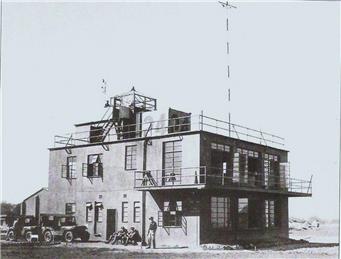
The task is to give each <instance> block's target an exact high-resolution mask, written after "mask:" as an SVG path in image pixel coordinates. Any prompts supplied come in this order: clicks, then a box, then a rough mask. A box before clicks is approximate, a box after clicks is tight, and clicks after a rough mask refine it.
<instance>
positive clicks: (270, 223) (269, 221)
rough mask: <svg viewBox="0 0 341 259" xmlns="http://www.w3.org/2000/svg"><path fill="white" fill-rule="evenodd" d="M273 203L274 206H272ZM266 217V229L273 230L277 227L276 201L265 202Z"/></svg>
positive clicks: (267, 200) (268, 200)
mask: <svg viewBox="0 0 341 259" xmlns="http://www.w3.org/2000/svg"><path fill="white" fill-rule="evenodd" d="M271 203H273V204H272V205H271ZM271 210H272V211H271ZM271 216H272V217H271ZM264 217H265V221H264V227H265V228H266V229H273V228H276V227H277V220H276V200H274V199H266V200H264Z"/></svg>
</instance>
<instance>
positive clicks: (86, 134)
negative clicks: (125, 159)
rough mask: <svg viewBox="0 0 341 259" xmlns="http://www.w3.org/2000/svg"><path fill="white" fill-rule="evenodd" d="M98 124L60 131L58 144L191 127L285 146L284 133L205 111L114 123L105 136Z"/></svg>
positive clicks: (75, 143) (86, 141)
mask: <svg viewBox="0 0 341 259" xmlns="http://www.w3.org/2000/svg"><path fill="white" fill-rule="evenodd" d="M94 125H96V127H95V128H93V129H92V130H91V131H90V130H87V131H79V132H75V133H67V134H63V135H56V136H55V139H54V144H55V147H71V146H76V145H84V144H90V143H91V144H93V143H103V142H111V141H117V140H122V139H138V138H142V137H154V136H162V135H172V134H178V133H184V132H190V131H207V132H211V133H216V134H220V135H225V136H229V137H233V138H237V139H241V140H246V141H250V142H255V143H259V144H263V145H273V146H277V147H282V146H284V138H282V137H279V136H276V135H273V134H270V133H267V132H264V131H261V130H255V129H251V128H248V127H245V126H242V125H238V124H235V123H229V122H227V121H223V120H218V119H214V118H211V117H208V116H205V115H204V114H203V113H201V114H200V115H189V116H184V117H178V118H176V119H165V120H158V121H149V122H144V123H142V124H130V125H124V126H119V125H114V126H113V127H110V128H109V129H108V133H107V134H105V135H103V137H101V136H102V135H101V134H104V133H103V132H105V130H104V129H103V128H101V127H98V123H97V124H96V123H94ZM90 132H91V134H90ZM96 132H97V133H96ZM94 136H95V137H94Z"/></svg>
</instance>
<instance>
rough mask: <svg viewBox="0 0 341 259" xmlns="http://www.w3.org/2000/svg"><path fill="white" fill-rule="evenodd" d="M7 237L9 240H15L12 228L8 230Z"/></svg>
mask: <svg viewBox="0 0 341 259" xmlns="http://www.w3.org/2000/svg"><path fill="white" fill-rule="evenodd" d="M7 239H8V240H9V241H14V240H15V234H14V230H10V231H8V234H7Z"/></svg>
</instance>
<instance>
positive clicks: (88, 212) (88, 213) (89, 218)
mask: <svg viewBox="0 0 341 259" xmlns="http://www.w3.org/2000/svg"><path fill="white" fill-rule="evenodd" d="M92 210H93V207H92V202H86V204H85V221H86V222H87V223H89V222H93V217H92V214H91V211H92Z"/></svg>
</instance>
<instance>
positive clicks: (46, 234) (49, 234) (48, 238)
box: [44, 230, 53, 244]
mask: <svg viewBox="0 0 341 259" xmlns="http://www.w3.org/2000/svg"><path fill="white" fill-rule="evenodd" d="M44 241H45V242H46V243H48V244H49V243H51V242H52V241H53V234H52V232H51V231H50V230H46V231H45V232H44Z"/></svg>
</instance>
